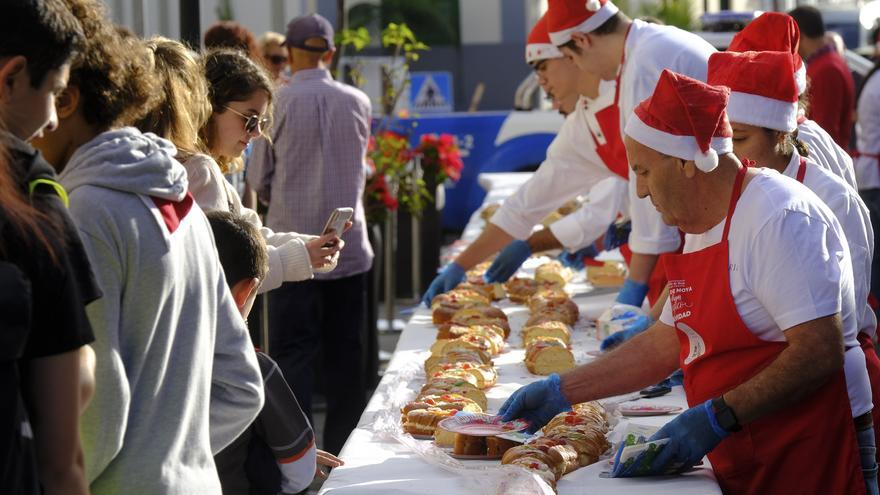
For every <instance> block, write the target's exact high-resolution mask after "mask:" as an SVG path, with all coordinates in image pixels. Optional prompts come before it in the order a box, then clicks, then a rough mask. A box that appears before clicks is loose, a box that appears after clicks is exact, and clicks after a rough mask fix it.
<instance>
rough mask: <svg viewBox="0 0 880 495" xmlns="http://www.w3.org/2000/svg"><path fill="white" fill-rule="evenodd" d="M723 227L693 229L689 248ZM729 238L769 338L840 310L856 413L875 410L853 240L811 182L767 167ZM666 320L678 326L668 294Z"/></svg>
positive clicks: (709, 240) (735, 280) (745, 197)
mask: <svg viewBox="0 0 880 495" xmlns="http://www.w3.org/2000/svg"><path fill="white" fill-rule="evenodd" d="M723 232H724V220H722V221H721V222H720V223H719V224H718V225H716V226H715V227H713V228H711V229H710V230H708V231H707V232H705V233H703V234H697V235H694V234H688V235H686V236H685V244H684V252H685V253H692V252H695V251H699V250H702V249H704V248H707V247H709V246H712V245H715V244H717V243H719V242H720V241H721V236H722V234H723ZM728 241H729V251H728V264H729V271H730V291H731V294H732V296H733V301H734V304H735V305H736V309H737V312H738V313H739V315H740V318H742V321H743V323H744V324H745V325H746V327H747V328H748V329H749V330H750V331H751V332H752V333H753V334H754V335H755V336H756V337H758V338H760V339H762V340H765V341H771V342H784V341H785V333H784V331H785V330H787V329H789V328H792V327H794V326H797V325H800V324H801V323H805V322H807V321H810V320H814V319H816V318H821V317H824V316H829V315H833V314H835V313H838V312H839V313H840V314H841V317H842V319H843V328H844V335H843V338H844V344H845V346H846V347H847V348H848V349H850V350H849V351H847V353H846V359H845V363H846V364H845V371H846V374H847V388H848V389H849V396H850V405H851V407H852V410H853V415H854V416H857V415H859V414H862V413H864V412H866V411H868V410H870V409H871V388H870V384H869V382H868V374H867V370H866V368H865V356H864V353H863V352H862V351H861V349H859V348H858V341H857V340H856V335H857V333H858V325H857V318H856V311H855V297H854V284H853V276H852V264H851V261H850V257H849V246H848V245H847V242H846V238H845V237H844V234H843V229H842V228H841V226H840V224H839V223H838V221H837V219H836V218H835V217H834V214H833V213H832V212H831V211H830V210H829V209H828V207H827V206H825V204H824V203H823V202H822V201H821V200H820V199H819V198H818V197H817V196H816V195H815V194H814V193H813V192H812V191H810V190H809V189H808V188H807V187H806V186H804V185H803V184H800V183H798V182H797V181H795V180H793V179H790V178H788V177H783V176H781V175H780V174H779V173H778V172H776V171H774V170H770V169H762V170H761V172H760V173H759V174H758V175H757V176H755V177H754V178H753V179H752V180H751V181H750V182H749V183H748V184H747V186H746V187H745V189H744V190H743V192H742V196H741V197H740V199H739V202H738V203H737V207H736V210H735V211H734V213H733V217H732V218H731V223H730V232H729V235H728ZM805 246H809V248H808V249H807V248H805ZM660 321H662V322H663V323H665V324H666V325H669V326H674V321H673V318H672V309H671V306H670V303H669V301H668V300H667V301H666V304H665V305H664V307H663V313H662V315H661V316H660Z"/></svg>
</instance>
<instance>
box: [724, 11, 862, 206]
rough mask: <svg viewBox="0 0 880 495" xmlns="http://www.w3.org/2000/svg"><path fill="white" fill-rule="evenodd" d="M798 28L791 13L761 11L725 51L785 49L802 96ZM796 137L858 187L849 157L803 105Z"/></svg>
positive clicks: (803, 69)
mask: <svg viewBox="0 0 880 495" xmlns="http://www.w3.org/2000/svg"><path fill="white" fill-rule="evenodd" d="M800 39H801V32H800V29H799V28H798V25H797V23H796V22H795V21H794V19H792V18H791V16H789V15H786V14H783V13H780V12H765V13H763V14H761V15H760V16H758V17H757V18H756V19H755V20H753V21H752V22H750V23H749V24H748V25H747V26H746V27H745V28H744V29H743V30H742V31H740V32H738V33H736V34H735V35H734V36H733V39H732V40H731V42H730V46H728V47H727V51H729V52H763V51H771V52H789V53H791V57H792V63H793V64H794V68H795V74H794V77H795V82H796V83H797V88H798V96H799V97H800V98H806V97H805V91H806V90H807V69H806V66H805V65H804V62H803V59H802V58H801V56H800V53H799V48H800ZM797 137H798V139H800V140H801V141H803V142H804V143H805V144H806V145H807V147H808V148H809V149H810V158H812V159H813V160H815V161H816V164H818V165H819V166H821V167H823V168H826V169H828V170H830V171H831V172H832V173H834V174H835V175H837V176H838V177H840V178H842V179H843V180H845V181H846V183H847V184H849V185H850V187H852V188H854V189H858V188H859V187H860V186H858V185H857V182H856V174H855V170H854V167H853V160H852V158H851V157H850V156H849V153H847V152H846V151H845V150H844V149H843V148H841V147H840V146H838V145H837V143H835V142H834V139H833V138H832V137H831V135H830V134H828V132H827V131H826V130H825V129H823V128H822V127H821V126H820V125H819V124H817V123H816V122H815V121H813V120H810V119H808V118H807V117H806V115H805V112H804V108H803V106H801V108H800V109H799V110H798V116H797Z"/></svg>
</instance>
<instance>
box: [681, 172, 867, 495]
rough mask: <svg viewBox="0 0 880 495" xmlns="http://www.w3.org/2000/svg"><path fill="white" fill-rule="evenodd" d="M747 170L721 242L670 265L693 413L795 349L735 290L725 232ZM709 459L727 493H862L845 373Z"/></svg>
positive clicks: (732, 202)
mask: <svg viewBox="0 0 880 495" xmlns="http://www.w3.org/2000/svg"><path fill="white" fill-rule="evenodd" d="M745 174H746V167H740V170H739V173H738V174H737V178H736V183H735V184H734V188H733V194H732V197H731V199H730V207H729V208H728V211H727V220H726V222H725V225H724V234H723V236H722V238H721V242H719V243H718V244H716V245H714V246H710V247H707V248H705V249H702V250H700V251H696V252H693V253H688V254H681V255H675V256H669V257H667V259H666V271H667V275H668V276H669V302H670V304H671V305H672V311H673V317H674V318H675V327H676V328H677V329H678V332H677V334H678V339H679V341H680V343H681V353H680V357H679V359H680V363H681V368H682V369H683V370H684V388H685V392H686V394H687V399H688V403H689V404H690V405H691V406H692V407H693V406H695V405H697V404H701V403H703V402H704V401H706V400H708V399H711V398H714V397H718V396H719V395H721V394H723V393H725V392H727V391H729V390H731V389H733V388H735V387H737V386H738V385H740V384H742V383H744V382H746V381H748V380H749V379H750V378H751V377H753V376H755V375H756V374H757V373H758V372H759V371H761V370H762V369H763V368H765V367H766V366H767V365H769V364H770V363H771V362H773V360H775V359H776V357H777V356H778V355H779V353H780V352H782V351H783V350H784V349H785V348H786V347H787V345H788V344H786V343H785V342H766V341H763V340H761V339H759V338H758V337H756V336H755V335H754V334H753V333H752V332H751V331H749V329H748V327H746V325H745V324H744V323H743V321H742V319H741V318H740V316H739V312H738V311H737V309H736V304H735V303H734V300H733V295H732V294H731V292H730V274H729V271H728V270H729V268H728V266H729V265H728V263H729V259H728V241H727V234H728V229H729V228H730V219H731V217H732V216H733V211H734V209H735V208H736V203H737V201H738V200H739V196H740V192H741V188H742V183H743V178H744V177H745ZM709 460H710V461H711V462H712V467H713V468H714V471H715V475H716V477H717V478H718V483H719V484H720V486H721V490H722V491H723V492H724V493H736V494H739V493H750V494H751V493H755V494H765V493H766V494H777V493H778V494H782V493H816V494H819V493H822V494H825V493H828V494H831V493H834V494H838V493H840V494H843V493H847V494H863V493H865V481H864V478H863V476H862V470H861V464H860V461H859V452H858V444H857V442H856V434H855V427H854V426H853V420H852V412H851V410H850V406H849V399H848V397H847V392H846V382H845V379H844V375H843V370H840V371H838V372H836V373H835V374H834V375H832V377H831V378H829V379H828V381H827V382H825V384H824V385H822V386H821V387H819V388H818V389H817V390H816V391H814V392H813V393H812V394H811V395H810V396H808V397H807V398H805V399H803V400H801V401H800V402H798V403H796V404H793V405H789V406H786V407H785V408H783V409H781V410H778V411H776V412H773V413H770V414H768V415H766V416H764V417H762V418H760V419H757V420H755V421H753V422H752V423H750V424H748V425H746V426H743V429H742V431H739V432H736V433H732V434H731V435H730V436H729V437H727V438H726V439H724V440H722V441H721V443H719V444H718V446H717V447H715V449H714V450H713V451H712V452H710V453H709Z"/></svg>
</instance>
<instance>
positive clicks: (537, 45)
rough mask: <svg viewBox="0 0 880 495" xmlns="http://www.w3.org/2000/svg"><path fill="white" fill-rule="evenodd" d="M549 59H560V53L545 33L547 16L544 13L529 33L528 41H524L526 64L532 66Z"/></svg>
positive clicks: (546, 32)
mask: <svg viewBox="0 0 880 495" xmlns="http://www.w3.org/2000/svg"><path fill="white" fill-rule="evenodd" d="M550 58H562V52H560V51H559V48H556V45H554V44H553V43H551V42H550V34H549V33H548V31H547V14H546V13H545V14H544V15H542V16H541V18H540V19H538V22H536V23H535V27H533V28H532V32H531V33H529V39H528V41H526V63H527V64H532V63H535V62H538V61H541V60H547V59H550Z"/></svg>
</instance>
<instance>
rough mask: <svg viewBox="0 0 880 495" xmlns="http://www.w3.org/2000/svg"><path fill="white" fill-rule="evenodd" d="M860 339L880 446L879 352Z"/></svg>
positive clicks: (801, 172) (801, 168) (801, 176)
mask: <svg viewBox="0 0 880 495" xmlns="http://www.w3.org/2000/svg"><path fill="white" fill-rule="evenodd" d="M806 173H807V159H806V158H804V157H801V163H800V165H799V166H798V172H797V181H798V182H800V183H801V184H803V183H804V176H805V175H806ZM857 309H858V308H857ZM858 339H859V345H860V346H861V348H862V351H863V352H864V353H865V366H866V367H867V368H868V380H869V382H870V383H871V402H873V403H874V408H873V409H872V410H871V419H873V421H874V440H875V442H877V445H880V357H877V351H876V350H874V342H873V341H872V340H871V336H870V335H868V334H866V333H864V332H859V335H858ZM877 459H878V461H880V450H878V452H877Z"/></svg>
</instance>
